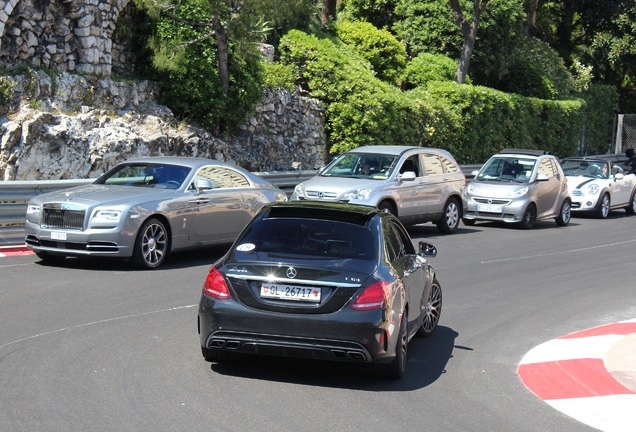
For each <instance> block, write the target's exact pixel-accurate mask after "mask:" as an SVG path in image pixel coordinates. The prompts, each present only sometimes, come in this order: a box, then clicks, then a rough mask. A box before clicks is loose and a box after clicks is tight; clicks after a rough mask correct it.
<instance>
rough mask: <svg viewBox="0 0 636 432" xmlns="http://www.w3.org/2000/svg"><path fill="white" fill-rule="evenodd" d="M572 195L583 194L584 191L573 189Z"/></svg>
mask: <svg viewBox="0 0 636 432" xmlns="http://www.w3.org/2000/svg"><path fill="white" fill-rule="evenodd" d="M572 196H583V192H582V191H580V190H578V189H577V190H573V191H572Z"/></svg>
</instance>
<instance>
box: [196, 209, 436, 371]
mask: <svg viewBox="0 0 636 432" xmlns="http://www.w3.org/2000/svg"><path fill="white" fill-rule="evenodd" d="M436 254H437V250H436V248H435V247H434V246H432V245H430V244H427V243H424V242H420V243H419V251H416V250H415V248H414V247H413V243H412V240H411V238H410V237H409V235H408V233H407V231H406V230H405V229H404V226H403V225H402V223H401V222H400V221H399V220H398V219H397V217H395V216H394V215H392V214H391V213H390V212H387V211H382V210H378V209H377V208H375V207H370V206H359V205H350V204H340V203H320V202H311V201H307V202H287V203H273V204H269V205H267V206H265V207H264V208H263V209H262V210H261V211H260V213H259V214H258V215H257V216H256V217H255V218H254V219H253V220H252V222H251V223H250V224H249V225H248V226H247V227H246V228H245V230H244V231H243V232H242V233H241V235H240V236H239V237H238V239H237V240H236V241H235V242H234V244H233V245H232V247H231V248H230V250H229V251H228V253H227V254H226V255H225V256H224V257H222V258H221V259H220V260H219V261H218V262H217V263H215V264H214V265H213V266H212V267H211V269H210V270H209V272H208V275H207V278H206V280H205V283H204V286H203V293H202V296H201V301H200V304H199V316H198V331H199V337H200V342H201V349H202V353H203V357H204V358H205V359H206V360H208V361H212V362H230V361H233V360H235V359H236V358H237V357H242V356H245V355H254V354H258V355H271V356H285V357H297V358H311V359H321V360H333V361H341V362H350V363H359V364H368V365H369V367H370V368H371V369H372V370H373V371H374V372H375V373H376V374H377V375H379V376H382V377H385V378H390V379H399V378H401V377H402V375H403V374H404V371H405V368H406V364H407V345H408V342H409V340H410V339H411V338H412V337H413V336H428V335H430V334H431V333H432V332H433V331H434V330H435V328H436V327H437V324H438V322H439V319H440V313H441V310H442V290H441V286H440V284H439V282H438V281H437V279H436V277H435V270H434V269H433V267H432V266H431V265H430V264H429V263H428V261H427V259H428V257H433V256H435V255H436Z"/></svg>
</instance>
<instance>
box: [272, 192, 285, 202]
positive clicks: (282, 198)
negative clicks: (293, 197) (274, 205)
mask: <svg viewBox="0 0 636 432" xmlns="http://www.w3.org/2000/svg"><path fill="white" fill-rule="evenodd" d="M274 201H276V202H279V201H287V194H285V192H276V193H275V194H274Z"/></svg>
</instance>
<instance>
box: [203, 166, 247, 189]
mask: <svg viewBox="0 0 636 432" xmlns="http://www.w3.org/2000/svg"><path fill="white" fill-rule="evenodd" d="M196 178H202V179H207V180H209V181H210V182H212V186H213V187H214V188H232V187H246V186H249V185H250V182H249V180H248V179H247V178H246V177H245V176H244V175H243V174H241V173H239V172H238V171H236V170H233V169H230V168H226V167H221V166H215V165H208V166H206V167H203V168H201V169H200V170H199V171H198V172H197V174H196V177H195V179H196Z"/></svg>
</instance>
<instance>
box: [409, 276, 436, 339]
mask: <svg viewBox="0 0 636 432" xmlns="http://www.w3.org/2000/svg"><path fill="white" fill-rule="evenodd" d="M420 313H421V314H422V325H421V326H420V328H418V329H417V332H416V333H415V335H416V336H418V337H429V336H430V335H432V334H433V332H434V331H435V329H436V328H437V324H438V323H439V318H440V316H441V314H442V286H441V285H440V283H439V282H438V281H437V279H433V283H432V285H431V292H430V295H429V296H428V298H426V299H425V298H424V297H422V304H421V305H420Z"/></svg>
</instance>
